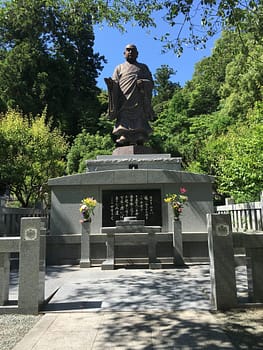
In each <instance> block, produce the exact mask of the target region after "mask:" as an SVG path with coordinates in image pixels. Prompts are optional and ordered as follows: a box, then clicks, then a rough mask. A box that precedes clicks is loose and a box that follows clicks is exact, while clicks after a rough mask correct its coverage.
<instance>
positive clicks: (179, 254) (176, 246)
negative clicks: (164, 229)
mask: <svg viewBox="0 0 263 350" xmlns="http://www.w3.org/2000/svg"><path fill="white" fill-rule="evenodd" d="M173 258H174V265H175V266H184V265H185V263H184V258H183V238H182V222H181V220H174V232H173Z"/></svg>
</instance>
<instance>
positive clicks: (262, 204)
mask: <svg viewBox="0 0 263 350" xmlns="http://www.w3.org/2000/svg"><path fill="white" fill-rule="evenodd" d="M216 212H217V213H219V214H230V216H231V222H232V230H233V232H239V231H262V229H263V192H262V194H261V200H260V201H259V202H251V203H240V204H234V202H233V200H232V199H226V205H220V206H217V207H216Z"/></svg>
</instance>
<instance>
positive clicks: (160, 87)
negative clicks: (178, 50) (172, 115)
mask: <svg viewBox="0 0 263 350" xmlns="http://www.w3.org/2000/svg"><path fill="white" fill-rule="evenodd" d="M174 74H176V72H175V71H174V70H173V68H171V67H169V66H168V65H166V64H163V65H161V67H160V68H157V69H156V72H155V74H154V92H155V96H154V97H153V106H154V107H155V106H158V105H160V104H162V103H163V102H166V101H168V100H170V99H171V98H172V96H173V94H174V91H175V89H179V88H180V85H179V83H173V82H172V81H171V80H170V77H171V75H174Z"/></svg>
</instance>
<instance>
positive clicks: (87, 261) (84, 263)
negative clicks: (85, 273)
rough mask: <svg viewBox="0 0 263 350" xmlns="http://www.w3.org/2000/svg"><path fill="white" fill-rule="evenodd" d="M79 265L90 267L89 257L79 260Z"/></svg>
mask: <svg viewBox="0 0 263 350" xmlns="http://www.w3.org/2000/svg"><path fill="white" fill-rule="evenodd" d="M79 267H81V268H89V267H91V262H90V260H89V259H87V260H85V259H83V260H80V263H79Z"/></svg>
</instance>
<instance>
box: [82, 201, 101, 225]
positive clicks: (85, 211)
mask: <svg viewBox="0 0 263 350" xmlns="http://www.w3.org/2000/svg"><path fill="white" fill-rule="evenodd" d="M96 205H97V201H96V199H94V198H92V197H87V198H84V199H82V201H81V205H80V209H79V211H80V212H81V215H82V217H83V221H90V220H91V215H94V209H95V207H96Z"/></svg>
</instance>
